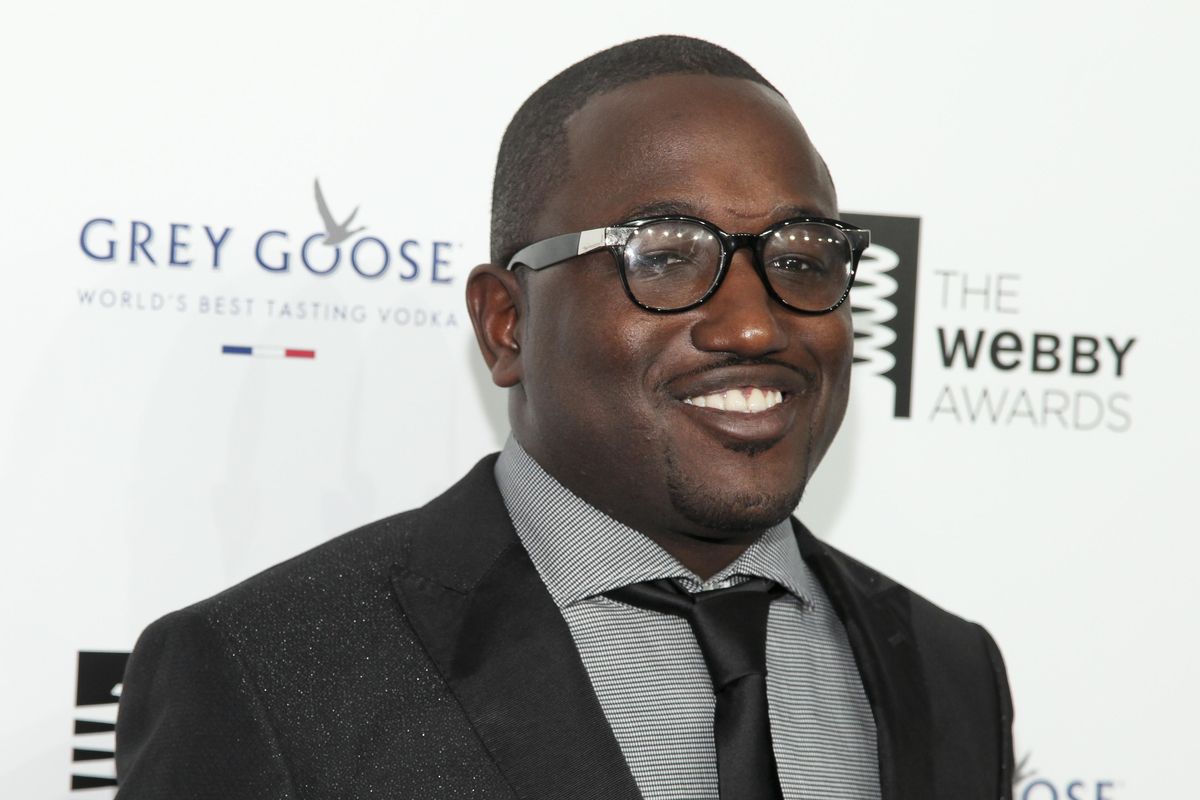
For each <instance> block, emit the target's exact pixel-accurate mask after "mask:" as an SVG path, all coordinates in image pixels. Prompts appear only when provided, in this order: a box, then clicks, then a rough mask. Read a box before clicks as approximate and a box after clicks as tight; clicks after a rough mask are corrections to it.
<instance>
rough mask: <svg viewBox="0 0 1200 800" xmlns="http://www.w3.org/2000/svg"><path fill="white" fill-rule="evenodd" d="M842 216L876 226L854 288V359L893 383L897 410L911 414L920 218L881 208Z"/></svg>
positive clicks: (898, 414)
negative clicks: (888, 212)
mask: <svg viewBox="0 0 1200 800" xmlns="http://www.w3.org/2000/svg"><path fill="white" fill-rule="evenodd" d="M842 219H844V220H845V221H846V222H849V223H850V224H852V225H858V226H859V227H862V228H867V229H869V230H870V231H871V246H870V247H868V248H867V251H866V252H865V253H863V257H862V259H861V260H860V262H859V265H858V273H857V276H856V277H855V280H854V289H853V291H851V293H850V304H851V312H852V314H853V317H854V363H855V364H861V365H862V368H863V369H866V370H867V371H869V372H871V373H872V374H875V375H878V376H880V377H882V378H884V379H886V380H887V381H889V382H890V383H891V384H892V386H893V387H894V389H895V400H894V402H893V405H892V415H893V416H894V417H899V418H904V419H907V418H908V417H910V416H912V382H913V331H914V329H915V326H916V317H917V249H918V244H919V241H920V234H921V220H920V219H919V218H917V217H894V216H886V215H881V214H843V215H842Z"/></svg>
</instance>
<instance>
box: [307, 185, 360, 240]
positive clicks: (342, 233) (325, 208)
mask: <svg viewBox="0 0 1200 800" xmlns="http://www.w3.org/2000/svg"><path fill="white" fill-rule="evenodd" d="M313 194H314V195H315V196H316V198H317V213H319V214H320V215H321V221H322V222H323V223H324V224H325V238H324V239H322V240H321V244H326V245H329V246H330V247H335V246H337V245H339V244H341V243H342V242H344V241H346V240H347V239H349V238H350V237H351V236H353V235H354V234H356V233H361V232H362V231H365V230H366V229H367V227H366V226H365V225H360V226H358V227H357V228H355V229H354V230H350V225H351V224H352V223H353V222H354V217H355V216H356V215H357V214H358V206H355V207H354V210H353V211H351V212H350V216H348V217H346V220H345V221H344V222H341V223H339V222H337V221H336V220H334V218H333V214H332V213H331V212H330V211H329V204H328V203H326V202H325V193H324V192H322V191H321V181H320V179H319V178H314V179H313Z"/></svg>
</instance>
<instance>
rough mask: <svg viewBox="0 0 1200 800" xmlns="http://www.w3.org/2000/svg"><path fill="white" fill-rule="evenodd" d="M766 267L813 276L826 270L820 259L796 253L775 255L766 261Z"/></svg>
mask: <svg viewBox="0 0 1200 800" xmlns="http://www.w3.org/2000/svg"><path fill="white" fill-rule="evenodd" d="M767 269H770V270H775V271H777V272H786V273H791V274H802V273H803V274H808V275H811V276H813V277H816V276H818V275H823V274H825V273H826V272H827V271H828V270H827V269H826V267H825V265H824V264H822V263H821V262H820V261H817V260H815V259H813V258H811V257H809V256H803V255H799V254H796V253H784V254H783V255H779V256H775V257H774V258H772V259H771V260H770V261H769V262H767Z"/></svg>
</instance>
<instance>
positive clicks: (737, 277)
mask: <svg viewBox="0 0 1200 800" xmlns="http://www.w3.org/2000/svg"><path fill="white" fill-rule="evenodd" d="M567 134H568V149H569V153H570V160H569V169H568V176H567V179H566V181H565V183H564V185H563V186H562V187H561V189H560V190H559V191H558V192H556V193H555V194H554V195H552V196H551V197H550V198H548V200H547V202H546V203H545V205H544V207H543V211H542V213H541V214H540V216H539V218H538V219H537V221H536V225H535V230H534V239H541V238H544V237H549V236H554V235H557V234H561V233H571V232H575V231H581V230H586V229H590V228H598V227H604V226H606V225H614V224H616V223H618V222H621V221H624V220H629V219H633V218H636V217H639V216H650V215H653V214H658V213H683V214H690V215H693V216H697V217H701V218H703V219H707V220H709V221H711V222H713V223H715V224H716V225H718V226H719V227H720V228H722V229H723V230H726V231H729V232H731V233H736V232H749V233H759V232H760V231H762V230H764V229H766V228H767V227H769V226H770V225H771V224H773V223H775V222H778V221H780V220H782V219H786V218H788V217H793V216H799V215H802V214H811V215H819V216H825V217H835V216H836V213H837V200H836V197H835V194H834V189H833V185H832V182H831V181H830V179H829V177H828V174H827V172H826V171H825V168H824V166H823V165H822V163H821V161H820V159H819V157H818V156H817V154H816V152H815V151H814V150H813V148H812V145H811V144H810V143H809V141H808V137H807V135H806V134H805V133H804V131H803V129H802V127H801V126H800V123H799V122H798V121H797V120H796V118H795V116H794V114H793V113H792V111H791V109H790V108H789V107H788V106H787V104H786V103H785V102H784V101H783V100H782V99H781V98H780V97H779V96H778V95H776V94H775V93H774V92H772V91H770V90H769V89H767V88H765V87H763V86H760V85H758V84H755V83H753V82H750V81H745V80H739V79H733V78H713V77H709V76H691V75H672V76H663V77H657V78H652V79H648V80H644V81H640V82H637V83H634V84H629V85H627V86H625V87H622V88H620V89H617V90H615V91H612V92H609V93H607V94H604V95H600V96H598V97H595V98H593V99H592V100H591V101H590V102H589V103H588V104H587V105H586V106H585V107H584V108H582V109H581V110H580V111H579V112H577V113H576V114H575V115H574V116H573V117H572V118H571V120H570V121H569V123H568V126H567ZM751 258H752V257H751V255H750V252H749V251H748V250H745V249H743V250H739V251H738V252H737V254H736V255H735V257H734V258H733V260H732V263H731V265H730V271H729V274H728V275H727V276H726V278H725V281H724V283H723V284H722V285H721V288H720V289H719V290H718V291H717V293H716V294H715V295H714V296H713V297H712V298H710V299H709V300H708V302H706V303H704V304H703V305H701V306H699V307H697V308H694V309H692V310H690V311H686V312H683V313H675V314H657V313H652V312H648V311H645V310H643V309H641V308H638V307H637V306H635V305H634V304H633V303H632V302H630V300H629V298H628V297H626V295H625V292H624V290H623V288H622V285H621V279H620V275H619V272H618V270H617V267H616V265H615V263H614V260H613V259H612V257H611V255H610V254H609V253H607V252H604V251H601V252H599V253H593V254H590V255H588V256H584V257H581V258H577V259H574V260H572V261H569V262H567V263H565V264H562V265H559V266H555V267H553V268H550V269H547V270H543V271H541V272H539V273H536V274H530V275H527V276H525V279H524V280H523V282H522V283H523V286H524V289H525V302H524V303H523V306H524V309H523V313H522V315H521V318H520V320H519V323H518V329H517V341H518V342H519V344H520V356H519V358H520V374H521V378H520V380H521V385H520V387H518V388H517V390H516V394H515V396H514V397H513V400H512V406H511V411H512V418H513V425H514V430H515V433H516V436H517V439H518V441H519V442H520V443H521V444H522V446H524V447H525V448H526V450H528V451H529V453H530V454H531V455H532V456H533V457H534V458H535V459H536V460H538V461H539V462H540V463H541V464H542V465H543V466H544V467H545V468H546V469H547V470H548V471H549V472H550V473H551V474H553V475H554V476H555V477H556V478H558V479H559V480H560V481H561V482H562V483H564V484H565V485H566V486H567V487H568V488H570V489H571V490H573V491H574V492H575V493H576V494H578V495H580V496H581V497H583V498H584V499H585V500H587V501H589V502H590V503H591V504H592V505H594V506H596V507H598V508H600V509H601V510H603V511H605V512H606V513H608V514H609V515H611V516H613V517H615V518H616V519H618V520H620V521H622V522H625V523H626V524H629V525H631V526H633V527H634V528H637V529H639V530H641V531H643V532H644V533H647V534H648V535H652V536H654V535H659V536H662V535H666V536H677V535H683V536H687V537H691V538H693V539H696V538H698V539H703V540H710V541H729V542H733V541H738V540H739V539H745V538H747V537H748V536H750V535H751V534H752V533H756V532H758V531H761V530H762V529H763V528H765V527H768V526H769V525H771V524H774V523H776V522H778V521H779V520H781V519H783V518H785V517H786V516H787V515H788V514H790V513H791V511H792V510H793V509H794V508H795V506H796V504H797V503H798V502H799V500H800V496H801V494H802V492H803V489H804V485H805V483H806V482H807V480H808V478H809V476H810V475H811V474H812V471H813V470H814V469H815V468H816V466H817V463H818V462H819V461H820V460H821V457H822V456H823V455H824V454H825V451H826V449H827V448H828V447H829V444H830V442H831V441H832V439H833V437H834V434H835V433H836V432H837V429H838V426H839V425H840V424H841V420H842V416H843V414H844V412H845V407H846V399H847V392H848V389H849V380H850V364H851V349H852V342H853V334H852V328H851V322H850V312H849V304H843V306H842V307H841V308H840V309H838V310H837V311H835V312H833V313H829V314H825V315H821V316H805V315H801V314H798V313H795V312H793V311H790V310H788V309H786V308H784V307H783V306H781V305H780V304H778V303H776V302H775V301H773V300H771V299H770V297H769V296H768V295H767V292H766V289H765V287H764V286H763V285H762V282H761V280H760V279H759V277H758V275H757V274H756V273H755V272H754V269H753V265H752V262H751ZM754 388H758V389H760V390H778V391H781V392H782V395H783V402H782V403H780V404H779V405H777V406H774V407H772V408H769V409H767V410H765V411H760V412H758V413H741V412H739V411H732V410H726V411H723V410H718V409H716V408H711V407H699V406H698V405H693V404H689V403H687V402H684V401H685V399H688V398H695V397H698V396H710V395H713V394H721V393H724V392H726V391H729V392H750V391H751V390H752V389H754Z"/></svg>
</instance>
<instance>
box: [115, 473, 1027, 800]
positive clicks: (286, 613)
mask: <svg viewBox="0 0 1200 800" xmlns="http://www.w3.org/2000/svg"><path fill="white" fill-rule="evenodd" d="M494 463H495V456H491V457H489V458H486V459H484V460H483V461H481V462H480V463H479V464H478V465H476V467H475V468H474V469H473V470H472V471H471V472H470V473H469V474H468V475H467V476H466V477H465V478H464V479H463V480H462V481H460V482H459V483H458V484H456V485H455V486H453V487H452V488H451V489H450V490H449V491H447V492H446V493H445V494H443V495H442V496H441V497H439V498H437V499H436V500H434V501H433V502H431V503H430V504H429V505H427V506H425V507H424V508H420V509H417V510H415V511H409V512H407V513H404V514H399V515H397V516H394V517H391V518H389V519H385V520H382V521H380V522H376V523H374V524H371V525H368V526H366V527H364V528H361V529H359V530H357V531H354V532H352V533H348V534H346V535H344V536H341V537H339V538H337V539H334V540H332V541H331V542H328V543H327V544H325V545H322V546H320V547H318V548H316V549H314V550H311V551H309V552H307V553H304V554H303V555H300V556H297V557H296V558H293V559H291V560H290V561H286V562H284V563H282V564H279V565H278V566H275V567H273V568H271V569H269V570H267V571H266V572H263V573H262V574H260V575H257V576H255V577H253V578H251V579H249V580H247V581H245V582H244V583H242V584H239V585H238V586H235V587H233V588H232V589H229V590H227V591H225V592H222V593H221V594H219V595H217V596H216V597H213V598H210V599H208V600H205V601H203V602H200V603H197V604H196V605H194V606H191V607H190V608H186V609H183V610H182V611H177V612H175V613H173V614H170V615H168V616H166V617H164V618H163V619H161V620H159V621H157V622H155V623H154V624H153V625H151V626H150V627H149V628H147V629H146V631H145V633H143V634H142V636H141V638H140V639H139V641H138V643H137V647H136V648H135V650H134V652H133V655H132V657H131V658H130V661H129V665H128V669H127V671H126V674H125V682H124V687H123V692H122V696H121V705H120V715H119V717H118V721H117V755H116V760H117V775H118V779H119V782H120V789H119V797H120V798H121V800H142V799H143V798H155V799H156V800H185V798H214V799H215V798H221V800H230V799H232V798H273V799H276V798H292V799H293V800H299V798H304V800H312V799H313V798H330V799H332V798H368V797H369V798H522V799H523V800H532V799H533V798H570V799H571V800H585V799H586V798H595V800H601V798H603V799H604V800H635V799H636V798H638V797H639V795H638V790H637V787H636V785H635V783H634V781H633V778H632V776H631V775H630V772H629V768H628V767H627V766H626V764H625V761H624V759H623V757H622V755H621V751H620V749H619V748H618V746H617V742H616V739H615V737H614V736H613V734H612V731H611V730H610V729H609V727H608V724H607V722H606V721H605V719H604V715H603V713H602V712H601V710H600V705H599V702H598V701H597V700H596V696H595V694H594V693H593V691H592V689H591V685H590V683H589V682H588V677H587V674H586V673H585V671H584V668H583V664H582V662H581V661H580V658H579V655H578V653H577V652H576V650H575V646H574V643H573V641H572V639H571V634H570V632H569V630H568V628H567V625H566V623H565V622H564V620H563V618H562V616H561V614H560V613H559V611H558V609H557V608H556V607H555V605H554V603H553V602H552V601H551V599H550V596H549V594H548V593H547V592H546V589H545V587H544V586H543V584H542V582H541V580H540V578H539V577H538V575H537V573H536V572H535V570H534V568H533V564H532V563H531V562H530V560H529V557H528V555H527V554H526V552H525V550H524V548H523V547H522V546H521V544H520V541H519V540H518V539H517V537H516V533H515V532H514V530H513V527H512V523H511V521H510V520H509V517H508V513H507V511H506V510H505V507H504V503H503V501H502V500H501V497H500V493H499V491H498V489H497V488H496V484H495V480H494V478H493V475H492V467H493V464H494ZM795 529H796V536H797V539H798V540H799V543H800V549H801V552H802V554H803V556H804V558H805V560H806V561H807V562H808V564H809V565H810V566H811V568H812V569H813V571H814V572H815V574H816V575H817V577H818V579H819V580H820V581H821V583H822V585H823V586H824V587H825V590H826V592H827V593H828V594H829V597H830V599H831V601H832V602H833V604H834V605H835V606H836V609H837V611H838V613H839V615H840V616H841V618H842V620H843V621H844V623H845V625H846V630H847V632H848V634H849V638H850V643H851V645H852V647H853V650H854V654H855V657H856V659H857V661H858V666H859V669H860V670H861V673H862V679H863V685H864V687H865V688H866V692H867V696H868V698H869V700H870V702H871V706H872V709H873V711H874V715H875V720H876V724H877V727H878V733H879V737H878V738H879V771H880V780H881V783H882V788H883V798H884V800H901V798H903V799H904V800H939V799H944V800H976V799H977V800H996V798H1006V799H1007V798H1009V797H1010V794H1011V781H1012V764H1013V762H1012V742H1011V720H1012V710H1011V705H1010V700H1009V694H1008V685H1007V681H1006V679H1005V674H1004V667H1003V664H1002V662H1001V659H1000V655H999V653H998V651H997V650H996V647H995V645H994V644H993V643H992V640H991V638H990V637H989V636H988V635H987V633H986V632H984V630H983V629H982V628H980V627H979V626H977V625H974V624H972V623H968V622H964V621H962V620H960V619H958V618H956V617H954V616H951V615H950V614H948V613H946V612H944V611H942V610H941V609H939V608H937V607H936V606H934V605H932V604H930V603H929V602H927V601H925V600H923V599H922V598H920V597H918V596H917V595H915V594H913V593H911V592H909V591H908V590H907V589H905V588H904V587H902V586H900V585H898V584H896V583H894V582H893V581H891V580H889V579H887V578H885V577H884V576H882V575H880V574H879V573H877V572H875V571H873V570H871V569H869V568H868V567H865V566H863V565H862V564H860V563H858V562H857V561H854V560H853V559H851V558H849V557H847V556H845V555H843V554H841V553H839V552H838V551H836V550H834V549H833V548H832V547H829V546H828V545H825V544H822V543H821V542H819V541H817V540H816V539H815V538H813V536H812V534H810V533H809V532H808V531H807V530H806V529H805V528H804V527H803V526H801V525H800V524H799V523H795Z"/></svg>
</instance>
